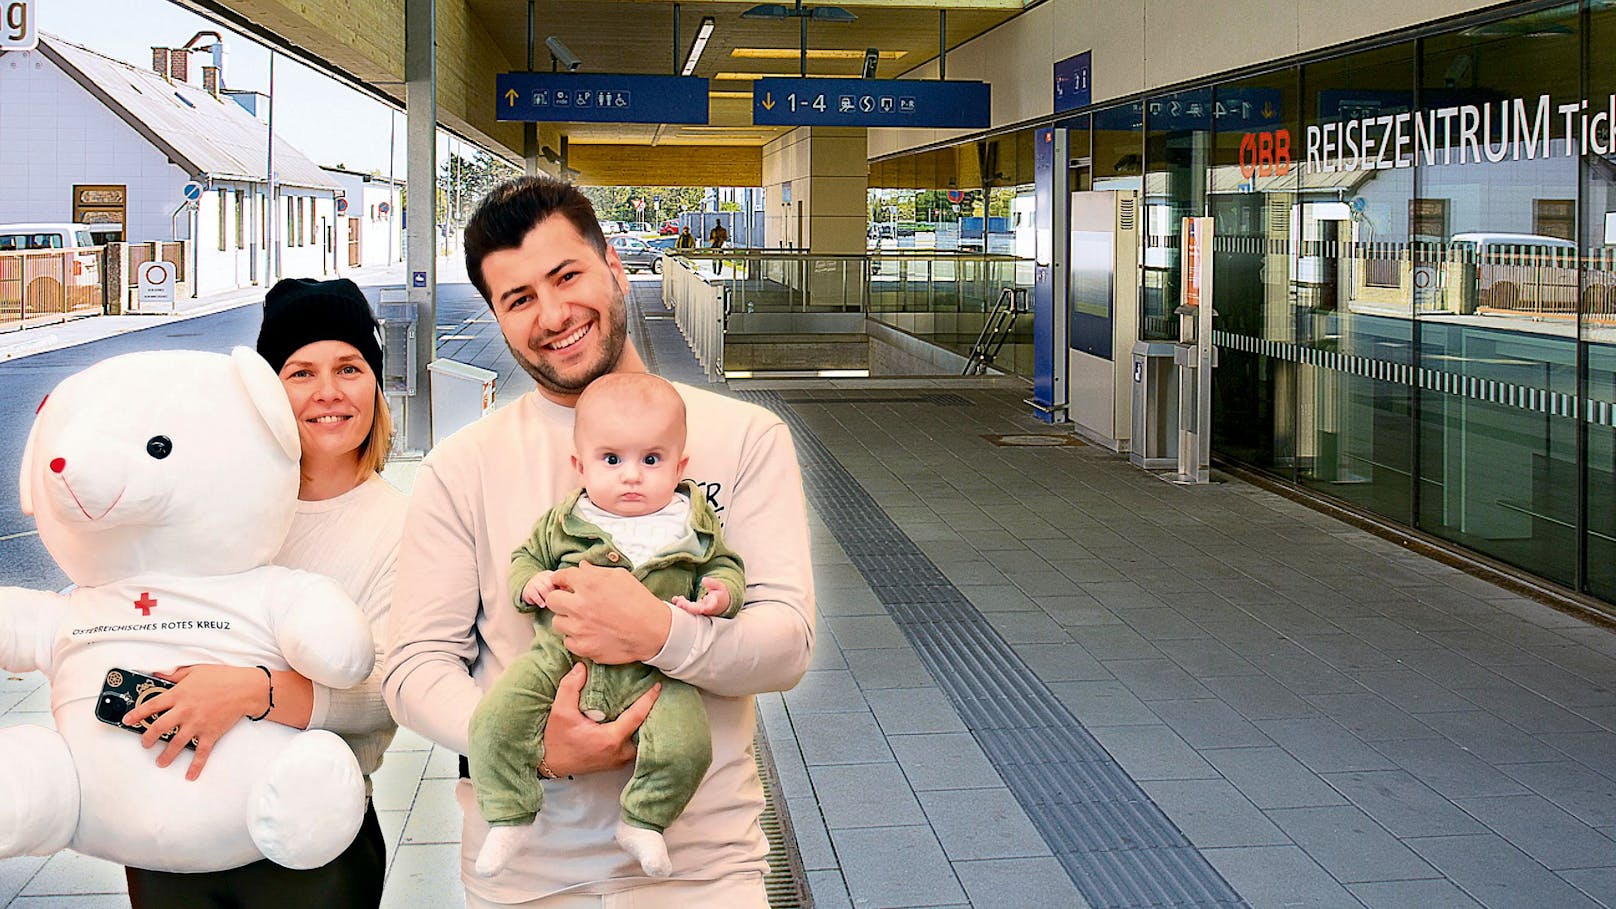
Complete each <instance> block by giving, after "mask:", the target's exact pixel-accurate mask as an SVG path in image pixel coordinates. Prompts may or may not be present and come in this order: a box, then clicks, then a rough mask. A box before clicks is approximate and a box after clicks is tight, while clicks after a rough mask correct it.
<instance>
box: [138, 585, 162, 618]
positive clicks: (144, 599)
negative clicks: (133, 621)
mask: <svg viewBox="0 0 1616 909" xmlns="http://www.w3.org/2000/svg"><path fill="white" fill-rule="evenodd" d="M135 608H136V609H138V610H140V614H141V615H148V616H149V615H151V611H152V610H153V609H156V608H157V601H156V600H154V599H152V598H151V594H149V593H147V592H146V591H144V590H142V591H141V592H140V599H138V600H136V601H135Z"/></svg>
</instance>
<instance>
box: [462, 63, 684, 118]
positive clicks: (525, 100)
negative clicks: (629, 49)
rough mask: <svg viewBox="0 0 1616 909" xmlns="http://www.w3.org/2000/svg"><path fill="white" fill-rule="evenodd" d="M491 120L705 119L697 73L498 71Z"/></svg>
mask: <svg viewBox="0 0 1616 909" xmlns="http://www.w3.org/2000/svg"><path fill="white" fill-rule="evenodd" d="M494 96H495V99H494V100H495V103H494V109H495V119H498V120H519V121H524V122H538V123H706V122H707V80H706V79H703V78H701V77H699V76H631V75H613V74H597V73H589V74H586V75H579V74H577V73H500V74H499V75H498V77H497V78H496V79H495V80H494Z"/></svg>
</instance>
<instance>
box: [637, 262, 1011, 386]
mask: <svg viewBox="0 0 1616 909" xmlns="http://www.w3.org/2000/svg"><path fill="white" fill-rule="evenodd" d="M668 259H669V262H670V263H673V264H674V265H675V266H676V267H664V270H663V275H664V278H663V288H664V298H665V299H667V300H668V301H669V303H670V304H671V305H673V307H674V308H675V310H676V311H678V312H679V315H678V316H677V320H678V322H679V325H680V329H681V331H683V332H684V333H685V337H686V339H687V340H689V341H690V342H691V345H692V347H694V348H696V355H697V358H698V359H699V360H701V362H702V363H703V364H705V365H707V367H708V371H709V375H716V374H719V373H722V372H723V370H724V366H723V364H724V363H725V361H726V354H725V348H728V349H730V350H733V349H734V348H735V346H736V345H737V344H747V345H751V346H752V347H759V346H760V345H770V347H769V351H768V353H767V354H766V355H764V354H761V353H758V354H756V355H754V356H752V357H749V358H743V359H746V360H747V361H748V365H751V363H752V362H753V361H755V360H758V359H760V358H761V359H772V360H773V361H774V364H773V365H775V366H776V367H777V368H779V369H785V370H791V371H798V370H814V369H831V368H858V367H857V366H853V365H852V364H851V362H850V361H851V354H850V353H849V351H850V350H851V348H852V347H854V346H858V345H867V344H868V341H867V340H864V339H863V336H865V335H867V326H866V324H865V320H866V319H868V320H871V321H874V322H878V323H880V324H882V325H885V326H888V327H890V328H893V329H896V330H897V331H899V332H903V333H904V334H907V335H910V336H912V337H914V338H917V339H919V340H921V341H924V342H927V343H929V344H932V345H935V346H937V347H940V348H943V349H944V350H947V351H951V352H953V353H955V354H958V355H959V356H961V357H965V356H969V354H970V351H971V347H972V345H973V344H975V342H976V340H977V337H978V336H979V335H980V334H981V332H982V326H983V325H984V324H986V322H987V318H988V315H989V314H990V313H991V312H992V309H993V306H994V304H995V302H996V301H997V300H998V299H999V295H1000V293H1001V292H1002V291H1003V289H1004V288H1006V287H1016V288H1021V289H1024V290H1027V291H1028V292H1029V293H1030V290H1031V287H1032V269H1033V263H1032V261H1031V260H1030V259H1018V258H1016V257H1015V256H1009V255H984V254H982V253H953V252H946V251H931V250H881V251H872V252H871V253H869V254H868V255H824V254H815V253H805V252H799V251H792V250H762V249H730V250H724V251H723V252H715V251H712V250H688V251H684V252H681V253H678V254H672V253H670V254H669V257H668ZM714 307H717V308H718V309H719V310H721V311H722V331H720V332H718V334H717V335H716V336H714V335H713V334H712V333H711V331H710V327H711V325H712V323H713V321H714V318H715V317H714V316H713V315H712V314H711V313H712V311H713V310H714ZM687 324H689V325H690V326H691V327H690V328H688V329H687V328H686V325H687ZM803 336H817V337H815V340H814V342H813V343H812V344H809V343H807V342H805V340H804V337H803ZM788 337H789V338H794V339H795V342H794V343H793V342H790V341H788V340H787V339H788ZM855 337H857V338H859V340H857V341H855V340H853V338H855ZM838 339H839V340H838ZM788 347H791V348H795V354H793V353H792V352H791V351H790V350H788ZM808 351H813V352H814V355H815V356H818V357H820V358H821V359H822V360H824V362H818V363H812V362H808V361H807V360H804V359H802V358H801V355H805V354H806V352H808ZM870 360H871V357H869V356H868V355H866V357H865V359H864V366H865V368H870ZM994 365H995V366H997V367H999V368H1001V369H1005V370H1007V371H1010V372H1013V373H1015V374H1017V375H1021V376H1031V375H1032V369H1033V364H1032V316H1031V315H1030V314H1024V315H1022V316H1020V317H1018V318H1017V320H1016V324H1015V326H1014V329H1013V330H1012V332H1011V336H1010V338H1009V339H1008V340H1007V341H1006V343H1005V345H1004V348H1003V350H1002V351H1001V352H1000V353H999V355H998V357H997V358H996V359H995V362H994ZM876 371H877V370H876V369H874V368H871V374H872V375H874V374H876Z"/></svg>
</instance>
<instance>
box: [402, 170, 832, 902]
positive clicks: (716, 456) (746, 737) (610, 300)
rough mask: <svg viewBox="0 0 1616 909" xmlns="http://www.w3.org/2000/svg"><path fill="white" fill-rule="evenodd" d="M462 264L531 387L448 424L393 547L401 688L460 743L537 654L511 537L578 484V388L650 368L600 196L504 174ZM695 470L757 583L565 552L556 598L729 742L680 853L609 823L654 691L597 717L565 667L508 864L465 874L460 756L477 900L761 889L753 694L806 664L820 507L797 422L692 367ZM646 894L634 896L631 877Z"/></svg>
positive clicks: (591, 650) (483, 830) (565, 625)
mask: <svg viewBox="0 0 1616 909" xmlns="http://www.w3.org/2000/svg"><path fill="white" fill-rule="evenodd" d="M465 250H466V270H467V272H468V273H469V274H470V276H471V280H472V283H473V284H475V285H476V287H477V289H478V291H480V292H481V293H482V295H483V298H484V299H485V300H487V301H488V303H489V307H490V308H491V309H492V310H493V313H494V317H495V319H496V320H497V321H498V322H499V327H500V332H501V334H502V335H503V336H504V338H505V343H506V345H507V346H509V347H510V350H511V354H512V355H513V356H514V357H515V358H516V361H517V362H518V363H520V364H521V366H522V368H523V370H524V371H526V372H527V374H528V375H529V376H531V377H532V378H533V381H534V382H535V383H536V386H537V387H536V388H535V389H534V390H533V391H531V392H529V393H527V394H525V395H523V396H522V397H521V398H519V399H517V400H516V401H514V402H512V403H510V404H509V405H507V406H505V407H503V408H502V409H500V410H498V411H496V412H495V413H493V414H491V415H489V416H488V417H486V418H484V419H482V420H479V421H478V422H477V423H474V424H472V425H471V426H469V427H467V428H466V429H464V430H462V431H460V432H458V433H456V434H455V435H454V436H453V437H451V438H449V439H447V440H445V441H444V442H443V443H442V444H440V445H439V446H438V447H437V448H436V449H435V450H434V451H433V452H432V453H431V454H430V455H428V456H427V458H426V459H425V460H424V461H423V462H422V464H421V469H420V471H419V473H418V474H417V477H416V481H415V489H414V493H413V496H412V498H411V502H410V514H409V518H408V520H407V522H406V525H405V532H404V543H403V548H402V550H401V552H400V555H399V575H398V586H397V591H398V593H397V597H396V601H395V605H394V611H393V629H392V634H391V643H390V646H389V653H388V659H387V670H386V672H387V675H386V682H385V693H386V696H387V701H388V704H389V706H390V707H391V708H392V710H393V715H394V716H395V717H396V718H397V719H398V721H399V723H400V724H401V725H404V726H407V727H409V728H411V729H414V730H416V731H417V732H420V733H421V734H423V735H425V736H427V737H428V738H430V739H432V740H433V741H435V742H437V743H439V744H441V745H443V746H445V747H448V748H452V749H454V750H455V751H457V752H459V753H460V754H465V753H466V750H467V739H468V725H469V722H470V718H471V713H472V711H473V709H475V707H476V706H477V702H478V700H479V699H480V698H481V696H482V692H483V691H484V690H485V689H487V688H488V687H489V686H490V685H491V684H492V683H493V681H494V679H496V678H498V677H499V675H500V673H502V672H503V671H504V670H505V668H506V667H507V666H508V665H510V663H511V662H512V661H513V660H515V659H516V658H517V657H519V656H520V655H521V654H523V653H525V652H526V651H527V649H528V647H529V644H530V643H531V641H532V638H533V622H532V619H531V618H530V617H528V616H525V615H523V614H522V613H520V612H519V611H518V610H517V609H516V607H515V605H514V604H513V603H511V602H510V600H509V593H508V590H507V586H506V575H507V572H508V569H509V566H510V560H511V553H512V551H513V550H515V549H516V547H517V546H518V545H520V544H521V543H522V542H523V540H524V539H525V538H526V536H527V535H528V532H529V530H530V529H531V526H532V520H533V516H534V515H536V514H541V513H543V512H544V511H545V510H546V509H547V508H549V507H550V506H551V505H553V504H555V503H556V502H557V501H559V500H560V499H561V497H562V496H563V495H565V494H566V493H567V492H568V491H569V490H570V489H571V488H572V486H573V485H574V484H575V483H576V476H575V474H574V473H573V471H572V467H571V464H570V462H569V455H570V453H571V450H572V448H571V444H572V425H573V405H574V404H575V403H576V402H577V399H578V395H579V394H581V393H582V391H583V390H584V388H586V387H588V385H589V383H590V382H592V381H594V380H595V379H597V378H599V377H601V376H603V375H606V374H607V373H611V372H645V371H646V369H645V365H644V363H643V361H641V359H640V357H639V354H638V353H637V352H636V351H635V349H634V346H633V345H632V344H630V343H629V341H628V337H627V312H626V306H625V300H624V295H625V294H626V292H627V289H628V276H627V275H626V274H625V273H624V270H623V265H622V263H621V262H620V261H619V260H618V258H617V254H616V253H615V252H614V251H613V250H611V249H610V247H609V246H608V245H607V243H606V239H605V236H604V235H603V234H602V232H601V229H600V225H599V223H598V222H597V221H596V220H595V214H594V210H593V209H592V208H591V206H590V204H589V201H588V199H586V198H585V197H584V196H583V194H582V193H579V192H578V191H577V190H576V189H575V188H573V187H571V186H568V185H567V184H564V183H561V182H559V181H556V180H553V179H550V178H547V177H525V178H521V179H518V180H513V181H511V182H509V183H506V184H504V185H502V186H500V187H499V188H497V189H495V190H494V191H493V192H492V193H490V194H489V196H488V197H487V198H486V199H484V200H483V202H482V204H481V205H480V206H479V207H478V210H477V212H476V213H475V214H474V215H473V216H472V219H471V221H470V223H468V224H467V226H466V237H465ZM676 387H677V388H678V391H679V394H680V396H681V397H682V398H683V399H684V401H685V407H686V411H687V414H688V419H689V426H690V434H689V441H688V443H687V449H686V450H687V453H688V454H689V456H690V463H689V467H688V469H687V476H688V477H689V478H690V479H692V480H693V481H694V482H696V483H699V484H701V486H702V487H703V490H704V491H705V492H706V494H707V498H708V499H709V500H710V501H711V502H712V503H713V506H714V508H715V509H716V510H717V511H718V514H719V516H720V519H721V520H722V522H723V528H724V536H725V538H726V540H727V541H728V543H729V545H730V547H731V548H732V549H734V550H735V551H736V553H737V554H739V555H740V556H741V558H742V559H743V560H744V562H745V564H746V566H747V585H746V604H745V608H743V609H742V610H741V612H740V614H739V615H738V616H736V617H735V618H734V619H729V620H715V619H713V618H712V617H710V616H696V615H692V614H690V613H687V612H684V611H683V610H679V609H677V608H675V607H673V606H672V605H671V604H669V603H666V602H663V601H661V600H658V599H657V598H656V597H655V596H653V595H652V594H651V593H650V592H648V591H647V590H646V589H645V587H644V586H643V585H641V584H640V583H639V582H638V581H637V580H635V579H634V576H633V575H632V573H631V572H628V571H619V570H617V569H616V568H597V567H594V566H592V565H583V566H580V567H577V568H570V569H565V570H562V571H559V572H557V573H556V575H555V576H554V578H553V579H552V582H553V583H554V584H555V586H556V587H557V588H558V589H557V590H556V591H555V592H553V593H552V594H551V595H550V596H548V597H547V598H546V600H545V608H547V609H549V610H550V611H551V612H552V613H553V621H552V626H551V627H552V628H554V629H555V630H556V631H557V632H559V633H561V634H562V635H563V636H564V638H565V643H566V647H567V649H568V650H569V651H571V652H572V653H574V654H577V655H578V656H581V657H587V658H589V659H592V660H594V661H596V662H599V663H607V664H617V663H628V662H634V661H640V662H645V663H649V664H651V665H652V666H655V667H656V668H658V669H661V670H662V671H663V672H665V673H667V674H668V675H670V676H672V677H674V678H677V679H681V680H683V681H686V682H689V683H690V684H691V685H693V686H695V687H696V688H698V689H700V690H701V693H702V698H703V701H704V703H705V705H706V707H707V713H708V716H709V718H710V720H711V727H712V736H713V762H712V766H711V769H710V770H709V772H708V775H707V777H706V778H705V779H704V780H703V782H702V784H701V786H700V788H699V789H698V790H697V791H696V795H695V797H694V798H692V800H691V801H690V804H689V806H688V807H687V808H686V809H685V811H684V813H683V815H681V816H680V818H679V819H678V820H677V821H676V822H675V823H674V824H673V825H672V826H670V827H669V828H668V829H667V831H666V834H665V835H666V839H667V845H668V852H669V858H670V859H671V860H672V863H673V874H672V876H671V877H669V878H665V879H662V878H649V877H645V876H644V875H643V874H642V872H641V869H640V866H639V863H638V862H637V861H635V860H634V859H633V858H632V857H631V856H630V855H629V854H628V853H626V852H624V851H623V850H622V849H621V848H620V847H619V846H618V845H617V843H616V841H615V840H614V839H613V830H614V828H615V826H616V822H617V819H618V816H619V808H618V801H617V800H618V797H619V795H620V793H621V791H622V789H623V786H624V784H625V783H626V782H627V780H628V778H629V775H630V773H631V768H629V767H628V764H629V762H630V761H631V760H632V758H633V755H634V739H633V735H634V732H635V730H636V729H637V728H638V726H639V724H640V722H641V721H643V719H644V718H645V714H646V712H647V711H648V710H649V709H650V700H649V699H650V698H654V696H655V692H654V691H653V693H652V694H651V695H648V696H647V698H642V699H641V701H640V702H637V703H636V704H635V705H634V706H633V707H631V708H629V709H628V710H627V711H625V712H624V713H623V714H622V715H621V716H619V717H616V718H611V717H608V718H607V720H606V721H605V722H602V723H598V724H597V723H595V722H593V721H591V720H589V719H587V718H585V717H584V716H583V715H582V714H580V713H579V712H578V708H577V696H578V691H579V689H580V687H581V686H582V683H583V678H582V668H581V667H574V669H573V671H572V672H571V673H569V674H568V675H567V676H566V677H565V678H563V679H562V680H561V684H560V686H559V687H558V689H557V692H556V699H555V704H554V706H553V707H552V709H551V715H550V719H549V722H548V724H547V725H546V726H545V727H544V728H542V729H535V730H534V735H535V736H543V740H544V754H545V761H544V762H543V763H542V764H541V765H540V766H539V767H536V768H535V771H534V772H535V773H537V774H539V775H540V776H543V777H545V778H546V779H547V780H549V782H547V783H545V784H544V785H545V810H544V811H543V812H542V813H541V814H540V816H539V818H538V820H537V821H536V823H535V824H534V825H533V828H532V834H531V836H530V837H529V839H528V840H527V842H526V844H525V848H524V849H523V850H522V853H521V854H520V855H518V856H517V857H516V858H515V859H514V860H513V861H512V862H511V863H510V865H509V866H508V867H507V869H506V870H505V871H503V872H501V873H500V874H498V875H496V876H494V877H490V878H484V877H480V876H477V875H475V874H473V873H471V869H472V862H473V861H474V859H475V857H476V855H477V853H478V851H479V850H480V849H481V847H482V841H483V838H484V836H485V835H486V834H487V826H486V825H485V824H484V822H483V821H482V819H481V817H480V815H479V814H478V812H477V810H476V806H475V803H474V799H473V795H472V791H471V786H470V784H469V782H468V781H467V780H465V779H464V777H465V776H466V772H465V770H466V767H465V764H464V763H462V773H461V776H462V777H463V779H462V780H461V782H460V785H459V787H458V788H457V790H456V793H457V797H458V799H459V800H460V805H461V809H462V812H463V813H464V815H465V821H464V827H463V836H462V840H461V857H462V864H461V868H462V879H463V880H464V882H465V885H466V902H467V905H468V907H470V909H478V907H489V906H511V905H515V906H524V907H534V909H538V907H542V909H572V907H607V906H619V905H624V906H626V905H629V904H630V903H629V902H624V901H625V900H632V905H634V906H636V907H653V909H654V907H669V909H672V907H687V906H722V907H725V909H754V907H755V909H763V907H765V906H767V904H768V902H767V898H766V896H765V893H764V889H763V874H764V872H765V871H766V870H767V868H768V864H767V862H766V861H765V855H766V853H767V851H768V845H767V842H766V841H765V839H764V836H763V833H762V831H761V829H760V828H759V826H758V817H759V815H760V814H761V812H762V808H763V796H762V788H761V785H760V784H759V781H758V778H757V770H756V765H755V763H754V762H753V759H752V756H751V753H750V745H751V740H752V734H753V730H754V728H755V722H756V721H755V714H754V707H753V700H752V698H753V695H756V694H759V693H762V692H766V691H782V690H785V689H788V688H790V687H791V686H792V685H795V684H796V682H797V680H798V679H800V678H801V677H802V674H803V673H804V672H805V671H807V668H808V661H809V657H810V655H811V653H812V649H813V583H812V577H811V571H810V564H809V554H808V529H807V508H806V503H805V502H804V499H803V492H802V479H801V475H800V472H799V470H798V466H797V458H796V453H795V450H794V449H793V447H792V443H791V435H790V432H789V431H788V430H787V428H786V426H785V425H784V424H783V423H781V422H780V420H779V418H777V417H775V416H774V415H773V414H771V413H769V412H768V411H766V410H763V409H762V408H759V407H755V406H753V405H750V404H746V403H743V402H740V401H736V400H734V399H731V398H726V397H723V396H720V395H716V394H713V393H711V392H708V391H704V390H701V389H696V388H691V387H689V386H676ZM631 894H632V895H631Z"/></svg>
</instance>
